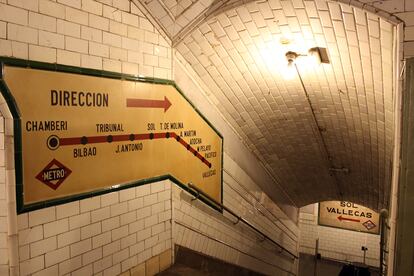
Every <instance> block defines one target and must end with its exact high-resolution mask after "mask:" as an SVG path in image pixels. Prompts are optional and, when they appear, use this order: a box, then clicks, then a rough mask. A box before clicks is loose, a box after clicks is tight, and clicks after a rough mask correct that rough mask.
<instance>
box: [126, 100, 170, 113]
mask: <svg viewBox="0 0 414 276" xmlns="http://www.w3.org/2000/svg"><path fill="white" fill-rule="evenodd" d="M126 105H127V107H143V108H164V112H166V111H167V110H168V108H170V106H171V102H170V101H169V100H168V98H167V97H165V96H164V100H148V99H131V98H130V99H127V102H126Z"/></svg>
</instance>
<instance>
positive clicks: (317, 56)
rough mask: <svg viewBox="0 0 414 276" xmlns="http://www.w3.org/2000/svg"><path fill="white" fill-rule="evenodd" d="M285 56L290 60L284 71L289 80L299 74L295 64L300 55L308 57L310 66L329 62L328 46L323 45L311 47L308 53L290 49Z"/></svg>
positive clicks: (307, 61)
mask: <svg viewBox="0 0 414 276" xmlns="http://www.w3.org/2000/svg"><path fill="white" fill-rule="evenodd" d="M285 56H286V59H287V62H288V68H287V70H286V71H283V76H284V78H285V79H287V80H291V79H293V78H294V77H295V76H296V72H297V73H298V74H299V71H298V70H297V68H296V64H295V63H296V59H297V58H299V57H307V60H306V63H307V64H308V65H310V66H317V65H319V64H321V63H329V58H328V52H327V50H326V48H322V47H313V48H310V49H309V51H308V53H307V54H298V53H296V52H293V51H288V52H286V54H285Z"/></svg>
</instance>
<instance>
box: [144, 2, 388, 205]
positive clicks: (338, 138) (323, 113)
mask: <svg viewBox="0 0 414 276" xmlns="http://www.w3.org/2000/svg"><path fill="white" fill-rule="evenodd" d="M144 5H146V7H147V9H148V10H149V11H150V12H151V13H152V15H153V16H154V17H155V18H156V19H157V20H158V21H159V23H160V24H162V25H163V26H164V29H165V30H166V32H167V33H168V34H169V35H170V37H171V39H172V40H173V41H176V44H175V48H176V49H177V51H178V52H179V53H180V54H181V55H182V56H183V57H184V59H185V60H186V61H187V62H188V63H189V64H191V66H192V68H193V69H194V71H195V72H196V73H197V75H198V76H199V78H200V79H201V80H202V81H203V82H205V84H206V85H207V86H208V87H210V89H211V98H212V100H213V101H214V102H215V103H217V107H218V108H219V110H220V111H221V112H222V113H223V114H224V116H225V117H226V118H227V120H228V121H229V122H230V123H231V124H232V126H233V127H234V128H235V129H236V131H237V132H238V133H239V134H240V135H241V137H243V139H244V140H245V142H246V143H247V144H248V146H249V147H250V148H251V149H252V150H253V151H254V153H255V154H256V155H257V156H258V157H259V159H260V160H261V161H262V162H263V164H264V165H265V167H266V168H267V169H268V171H269V172H270V173H271V174H272V175H273V176H274V178H275V179H277V182H278V184H279V185H280V186H282V187H283V189H284V190H285V191H286V192H287V194H288V195H289V197H290V198H291V199H292V200H293V201H294V203H295V204H296V205H297V206H303V205H306V204H309V203H313V202H318V201H323V200H328V199H343V200H349V201H353V202H356V203H360V204H363V205H365V206H368V207H371V208H373V209H381V208H383V207H387V206H388V200H389V191H390V179H391V160H392V149H393V134H394V124H393V122H394V111H393V94H394V92H393V39H394V38H393V25H392V24H391V23H389V22H387V21H385V20H383V19H381V18H379V17H378V16H376V15H374V14H370V13H367V12H365V11H363V10H360V9H358V8H353V7H351V6H348V5H345V4H340V3H337V2H331V1H325V0H315V1H311V0H309V1H303V0H264V1H246V2H243V1H234V2H232V1H227V2H219V1H210V0H199V1H191V0H179V1H175V0H150V1H148V2H145V3H144ZM218 7H220V8H218ZM161 8H162V9H161ZM203 15H204V16H203ZM206 15H208V16H206ZM316 46H318V47H326V48H327V50H328V53H329V58H330V64H321V65H318V64H312V63H311V62H310V58H309V57H299V58H298V59H297V61H296V64H297V68H298V71H299V73H300V76H301V77H302V79H303V84H304V87H305V90H304V89H303V87H302V85H301V81H300V79H299V77H298V75H297V74H296V73H295V71H293V75H292V77H293V78H292V79H287V78H286V72H287V71H289V70H288V67H287V61H286V58H285V53H286V52H287V51H295V52H297V53H300V54H306V53H307V50H308V49H309V48H312V47H316ZM270 196H271V195H270Z"/></svg>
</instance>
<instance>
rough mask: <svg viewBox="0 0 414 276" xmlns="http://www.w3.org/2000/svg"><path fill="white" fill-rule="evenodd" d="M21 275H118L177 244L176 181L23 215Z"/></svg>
mask: <svg viewBox="0 0 414 276" xmlns="http://www.w3.org/2000/svg"><path fill="white" fill-rule="evenodd" d="M18 229H19V241H18V246H19V262H20V275H21V276H23V275H66V274H69V273H71V275H92V274H94V275H118V274H120V273H122V272H124V271H127V270H129V269H131V268H133V267H135V266H136V265H137V264H140V263H142V262H144V261H146V260H148V259H149V258H151V257H153V256H156V255H159V254H160V253H161V252H163V251H165V250H166V249H169V248H171V247H172V244H171V243H172V240H171V183H170V182H169V181H161V182H155V183H152V184H146V185H143V186H139V187H136V188H130V189H126V190H121V191H119V192H112V193H109V194H105V195H102V196H96V197H92V198H88V199H83V200H80V201H75V202H71V203H67V204H63V205H59V206H56V207H50V208H45V209H40V210H37V211H33V212H29V213H25V214H21V215H19V216H18Z"/></svg>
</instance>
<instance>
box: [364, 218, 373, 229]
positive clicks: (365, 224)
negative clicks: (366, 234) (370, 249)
mask: <svg viewBox="0 0 414 276" xmlns="http://www.w3.org/2000/svg"><path fill="white" fill-rule="evenodd" d="M362 225H364V226H365V228H367V229H368V230H371V229H374V228H375V227H376V225H375V223H373V222H372V221H370V220H367V221H366V222H364V223H363V224H362Z"/></svg>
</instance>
